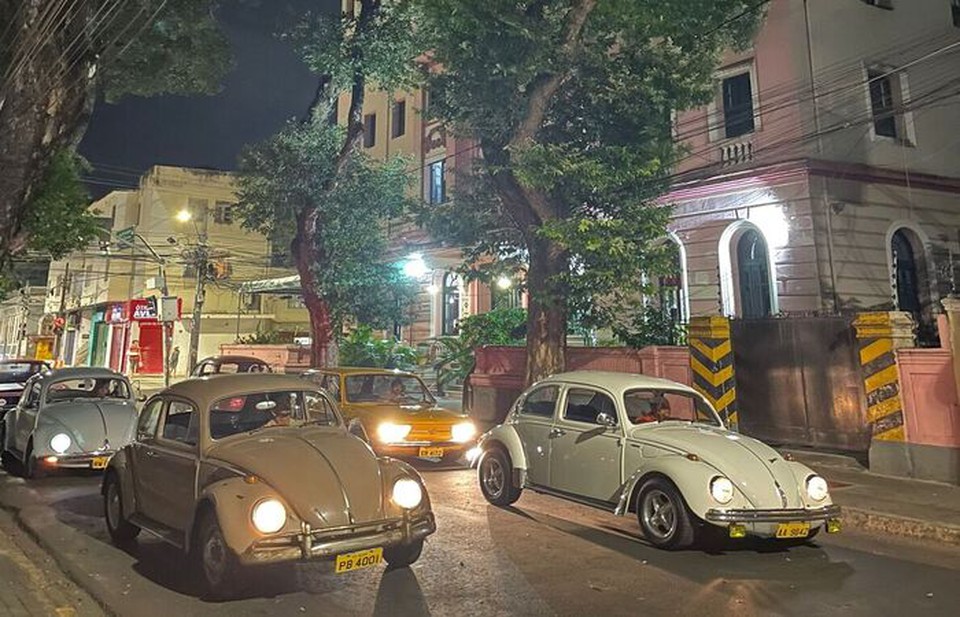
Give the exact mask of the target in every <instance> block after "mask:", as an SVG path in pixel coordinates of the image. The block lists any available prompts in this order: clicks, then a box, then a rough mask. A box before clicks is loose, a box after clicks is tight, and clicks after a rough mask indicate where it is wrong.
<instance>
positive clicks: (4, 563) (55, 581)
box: [0, 511, 105, 617]
mask: <svg viewBox="0 0 960 617" xmlns="http://www.w3.org/2000/svg"><path fill="white" fill-rule="evenodd" d="M103 615H105V613H104V612H103V611H102V610H101V609H100V608H99V606H97V604H96V603H95V602H94V601H93V600H92V599H91V598H90V596H88V595H87V594H86V592H84V591H82V590H81V589H79V588H78V587H77V586H76V585H75V584H73V583H72V582H71V581H70V580H69V579H67V577H66V575H64V574H63V572H61V571H60V569H59V568H58V567H57V565H56V564H55V563H54V561H53V559H52V558H51V557H50V556H49V555H48V554H47V553H45V552H44V551H43V550H42V549H41V548H40V547H38V546H37V545H36V544H35V543H34V542H33V541H32V540H31V539H30V538H28V537H27V536H26V535H25V534H24V532H23V531H21V530H20V529H19V528H18V527H17V526H16V523H15V522H14V521H13V519H12V517H11V516H10V515H9V514H8V513H7V512H5V511H0V616H3V617H48V616H52V617H102V616H103Z"/></svg>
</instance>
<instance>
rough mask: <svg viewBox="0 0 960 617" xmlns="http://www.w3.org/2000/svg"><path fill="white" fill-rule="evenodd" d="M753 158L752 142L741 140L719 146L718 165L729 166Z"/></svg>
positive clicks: (747, 161) (746, 161)
mask: <svg viewBox="0 0 960 617" xmlns="http://www.w3.org/2000/svg"><path fill="white" fill-rule="evenodd" d="M752 160H753V142H750V141H741V142H734V143H728V144H724V145H722V146H720V165H721V166H723V167H731V166H733V165H740V164H741V163H749V162H750V161H752Z"/></svg>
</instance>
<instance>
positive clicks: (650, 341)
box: [611, 306, 687, 349]
mask: <svg viewBox="0 0 960 617" xmlns="http://www.w3.org/2000/svg"><path fill="white" fill-rule="evenodd" d="M611 330H612V331H613V334H614V336H616V337H617V339H618V340H620V341H621V342H622V343H623V344H624V345H627V346H628V347H633V348H634V349H643V348H644V347H649V346H650V345H683V344H685V343H686V334H687V331H686V327H685V326H684V324H681V323H678V322H677V321H676V320H675V319H673V317H672V316H671V315H670V313H668V312H667V311H664V310H663V309H661V308H659V307H657V306H641V307H636V308H635V309H634V310H633V311H632V312H631V314H629V316H628V317H627V318H626V319H621V320H620V321H618V322H615V323H613V324H612V325H611Z"/></svg>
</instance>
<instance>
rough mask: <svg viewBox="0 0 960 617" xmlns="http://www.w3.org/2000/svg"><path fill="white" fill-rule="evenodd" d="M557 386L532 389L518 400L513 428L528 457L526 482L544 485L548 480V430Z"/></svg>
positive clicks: (555, 405) (552, 420)
mask: <svg viewBox="0 0 960 617" xmlns="http://www.w3.org/2000/svg"><path fill="white" fill-rule="evenodd" d="M559 394H560V386H558V385H556V384H550V385H543V386H540V387H538V388H534V389H533V390H531V391H530V392H529V393H527V395H526V396H525V397H524V398H523V400H521V401H519V402H518V405H517V412H516V413H517V420H516V424H515V427H516V430H517V433H519V434H520V440H521V442H522V443H523V450H524V454H525V455H526V458H527V481H529V482H530V483H532V484H539V485H541V486H547V485H548V483H549V479H550V442H551V439H550V432H551V430H553V423H554V417H555V414H556V408H557V399H559V398H560V397H559Z"/></svg>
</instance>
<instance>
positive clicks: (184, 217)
mask: <svg viewBox="0 0 960 617" xmlns="http://www.w3.org/2000/svg"><path fill="white" fill-rule="evenodd" d="M192 218H193V214H192V213H191V212H190V211H189V210H187V209H186V208H184V209H182V210H180V211H179V212H177V220H178V221H180V222H181V223H188V222H190V219H192Z"/></svg>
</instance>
